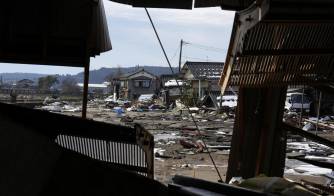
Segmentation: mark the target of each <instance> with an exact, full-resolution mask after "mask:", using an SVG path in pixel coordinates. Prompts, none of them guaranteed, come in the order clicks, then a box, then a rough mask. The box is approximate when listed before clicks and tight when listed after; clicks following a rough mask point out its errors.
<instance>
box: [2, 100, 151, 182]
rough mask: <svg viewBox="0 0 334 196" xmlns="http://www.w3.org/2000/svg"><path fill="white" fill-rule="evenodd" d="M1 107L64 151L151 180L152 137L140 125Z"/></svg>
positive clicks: (8, 106) (3, 111)
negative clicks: (132, 126) (132, 125)
mask: <svg viewBox="0 0 334 196" xmlns="http://www.w3.org/2000/svg"><path fill="white" fill-rule="evenodd" d="M0 105H1V108H2V109H1V113H3V114H6V116H7V118H9V119H10V120H11V121H13V122H15V123H20V124H23V125H24V126H25V127H27V128H29V129H32V130H33V131H35V132H37V133H38V134H42V135H44V136H47V137H48V138H50V139H51V140H53V141H55V142H56V143H57V144H58V145H59V146H61V147H63V148H66V149H68V150H71V151H75V152H77V153H80V154H83V155H86V156H88V157H91V158H93V159H96V160H99V161H103V162H107V163H110V164H111V165H112V166H116V167H118V168H122V169H126V170H130V171H133V172H136V173H138V174H141V175H144V176H147V177H149V178H153V146H154V141H153V136H152V135H151V134H150V133H149V132H147V131H146V130H145V129H144V128H142V127H141V126H140V125H135V127H134V128H130V127H124V126H117V125H112V124H107V123H102V122H96V121H92V120H86V119H81V118H78V117H71V116H64V115H60V114H55V113H49V112H45V111H38V110H31V109H26V108H21V107H18V106H14V105H7V104H2V103H1V104H0ZM31 116H33V117H34V118H33V119H31V118H30V117H31Z"/></svg>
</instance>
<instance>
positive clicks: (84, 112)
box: [82, 58, 89, 118]
mask: <svg viewBox="0 0 334 196" xmlns="http://www.w3.org/2000/svg"><path fill="white" fill-rule="evenodd" d="M88 83H89V58H88V60H87V63H86V65H85V70H84V86H83V98H82V118H86V117H87V102H88Z"/></svg>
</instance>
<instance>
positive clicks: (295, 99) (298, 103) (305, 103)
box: [285, 93, 312, 112]
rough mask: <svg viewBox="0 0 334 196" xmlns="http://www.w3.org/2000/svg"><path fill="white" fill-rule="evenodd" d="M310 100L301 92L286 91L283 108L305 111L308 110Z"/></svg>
mask: <svg viewBox="0 0 334 196" xmlns="http://www.w3.org/2000/svg"><path fill="white" fill-rule="evenodd" d="M311 103H312V100H311V98H310V97H308V96H307V95H305V94H304V97H303V93H288V94H287V95H286V101H285V109H286V110H289V111H294V112H298V111H301V109H303V111H305V112H310V107H311Z"/></svg>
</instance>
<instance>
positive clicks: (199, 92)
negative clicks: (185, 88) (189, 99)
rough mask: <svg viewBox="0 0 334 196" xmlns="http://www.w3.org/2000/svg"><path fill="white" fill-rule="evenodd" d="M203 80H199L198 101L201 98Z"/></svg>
mask: <svg viewBox="0 0 334 196" xmlns="http://www.w3.org/2000/svg"><path fill="white" fill-rule="evenodd" d="M201 93H202V92H201V80H200V79H199V80H198V101H200V100H201Z"/></svg>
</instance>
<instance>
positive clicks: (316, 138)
mask: <svg viewBox="0 0 334 196" xmlns="http://www.w3.org/2000/svg"><path fill="white" fill-rule="evenodd" d="M282 129H283V130H284V131H288V132H290V133H292V134H295V135H300V136H302V137H305V138H307V139H309V140H312V141H314V142H317V143H320V144H323V145H326V146H328V147H331V148H333V149H334V142H332V141H330V140H327V139H325V138H322V137H319V136H317V135H315V134H313V133H309V132H307V131H304V130H302V129H300V128H297V127H294V126H291V125H289V124H287V123H283V124H282Z"/></svg>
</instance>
